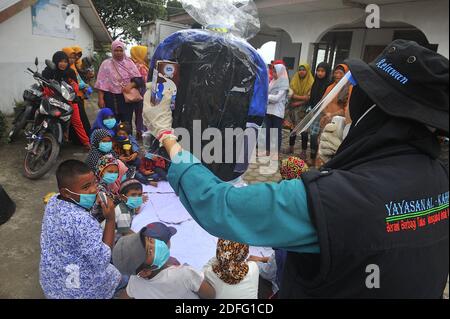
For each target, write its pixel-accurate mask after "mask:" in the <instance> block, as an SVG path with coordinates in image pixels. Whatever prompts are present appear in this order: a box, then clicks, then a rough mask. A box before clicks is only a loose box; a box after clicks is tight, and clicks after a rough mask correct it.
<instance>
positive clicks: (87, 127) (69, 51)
mask: <svg viewBox="0 0 450 319" xmlns="http://www.w3.org/2000/svg"><path fill="white" fill-rule="evenodd" d="M62 50H63V52H64V53H65V54H66V55H67V56H68V58H69V65H70V68H71V69H72V70H73V72H74V73H75V75H76V79H77V83H78V88H79V90H78V92H77V96H78V97H79V99H78V108H79V110H80V118H81V122H82V123H83V128H84V131H85V132H86V135H89V134H90V132H91V123H90V122H89V118H88V116H87V113H86V108H85V102H84V100H85V99H86V96H85V91H86V90H87V89H88V87H89V86H88V85H87V84H86V83H85V82H84V81H83V79H82V78H81V76H80V74H79V73H78V69H77V67H76V65H75V64H76V61H77V57H78V56H77V53H76V52H75V50H74V49H73V48H70V47H66V48H63V49H62ZM70 139H71V140H72V141H74V142H75V143H77V142H78V143H79V144H81V141H80V140H79V139H78V138H77V134H75V132H73V130H71V132H70Z"/></svg>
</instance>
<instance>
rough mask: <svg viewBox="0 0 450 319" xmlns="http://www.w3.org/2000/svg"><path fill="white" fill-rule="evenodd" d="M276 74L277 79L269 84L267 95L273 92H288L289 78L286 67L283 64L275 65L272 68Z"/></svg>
mask: <svg viewBox="0 0 450 319" xmlns="http://www.w3.org/2000/svg"><path fill="white" fill-rule="evenodd" d="M274 69H275V72H276V73H277V77H278V78H277V79H276V80H275V78H274V79H273V80H272V81H271V82H270V84H269V94H272V93H274V92H275V91H288V90H289V76H288V73H287V70H286V67H285V66H284V65H283V64H276V65H275V66H274Z"/></svg>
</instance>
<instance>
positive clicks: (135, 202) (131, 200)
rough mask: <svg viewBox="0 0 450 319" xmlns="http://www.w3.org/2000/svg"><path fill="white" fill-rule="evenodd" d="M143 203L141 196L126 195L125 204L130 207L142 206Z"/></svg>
mask: <svg viewBox="0 0 450 319" xmlns="http://www.w3.org/2000/svg"><path fill="white" fill-rule="evenodd" d="M143 203H144V200H143V199H142V196H138V197H128V199H127V202H126V205H127V206H128V208H130V209H136V208H139V207H141V206H142V204H143Z"/></svg>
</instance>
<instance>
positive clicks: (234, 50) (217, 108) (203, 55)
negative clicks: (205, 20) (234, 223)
mask: <svg viewBox="0 0 450 319" xmlns="http://www.w3.org/2000/svg"><path fill="white" fill-rule="evenodd" d="M159 60H170V61H174V62H177V63H178V64H179V65H180V81H179V83H180V84H179V87H178V89H177V97H176V103H175V109H174V111H173V127H174V128H175V129H177V128H184V129H186V130H187V131H188V132H189V133H190V137H191V138H190V141H181V143H182V144H183V146H186V145H190V148H188V147H186V148H187V149H188V150H189V151H191V152H193V153H194V155H196V156H197V157H199V158H201V155H202V154H201V153H200V154H199V153H198V151H200V152H201V151H202V150H203V149H204V147H205V146H206V145H208V144H209V143H210V141H209V140H203V141H201V147H200V148H199V149H196V148H195V147H194V145H195V143H197V144H198V143H199V139H201V136H198V134H196V133H198V132H200V133H203V132H204V131H205V130H206V129H208V128H216V129H218V130H219V131H220V133H221V137H222V139H223V142H222V157H221V158H220V160H217V161H215V162H213V163H204V164H205V165H206V166H207V167H208V168H209V169H210V170H211V171H212V172H213V173H214V174H215V175H216V176H218V177H219V178H221V179H222V180H224V181H232V180H234V179H235V178H237V177H239V176H241V175H242V174H243V173H244V172H245V170H246V169H247V166H248V161H249V158H250V154H251V152H252V151H253V148H254V145H251V143H250V144H249V143H248V142H247V141H246V140H240V139H238V138H236V139H234V140H233V143H232V144H233V145H232V147H233V149H231V147H230V145H229V144H227V142H226V141H225V137H226V133H225V132H226V129H228V128H231V129H238V128H240V129H243V130H245V129H246V128H247V127H259V126H261V124H262V122H263V120H264V117H265V115H266V109H267V100H268V72H267V68H266V65H265V62H264V61H263V59H262V58H261V57H260V55H259V54H258V53H257V52H256V50H255V49H254V48H253V47H252V46H251V45H250V44H248V43H247V42H246V41H245V40H243V39H239V38H237V37H235V36H232V35H231V36H223V34H220V33H216V32H212V31H208V30H183V31H179V32H176V33H174V34H173V35H171V36H170V37H168V38H167V39H166V40H165V41H164V42H163V43H161V44H160V45H159V46H158V48H157V49H156V51H155V54H154V56H153V59H152V63H151V70H154V69H155V65H156V62H157V61H159ZM153 72H154V71H153ZM150 76H151V75H149V77H150ZM194 121H195V122H194ZM198 121H201V122H198ZM196 123H198V124H200V125H199V126H198V127H196ZM247 145H249V146H247ZM196 151H197V152H196ZM230 152H233V159H232V161H230V160H229V158H226V156H229V154H230Z"/></svg>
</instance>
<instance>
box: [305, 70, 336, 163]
mask: <svg viewBox="0 0 450 319" xmlns="http://www.w3.org/2000/svg"><path fill="white" fill-rule="evenodd" d="M330 73H331V68H330V65H329V64H328V63H326V62H322V63H319V65H318V66H317V68H316V77H315V80H314V85H313V87H312V89H311V98H310V100H309V106H310V107H311V108H314V107H315V106H316V105H317V104H318V103H319V102H320V101H321V100H322V97H323V96H324V94H325V91H326V90H327V88H328V86H329V85H330V75H331V74H330ZM309 135H310V137H311V161H310V162H309V163H308V165H309V166H310V167H311V166H314V165H315V162H316V158H317V153H318V151H319V135H320V117H319V118H318V119H316V120H315V121H314V122H313V124H312V125H311V127H310V129H309Z"/></svg>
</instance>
